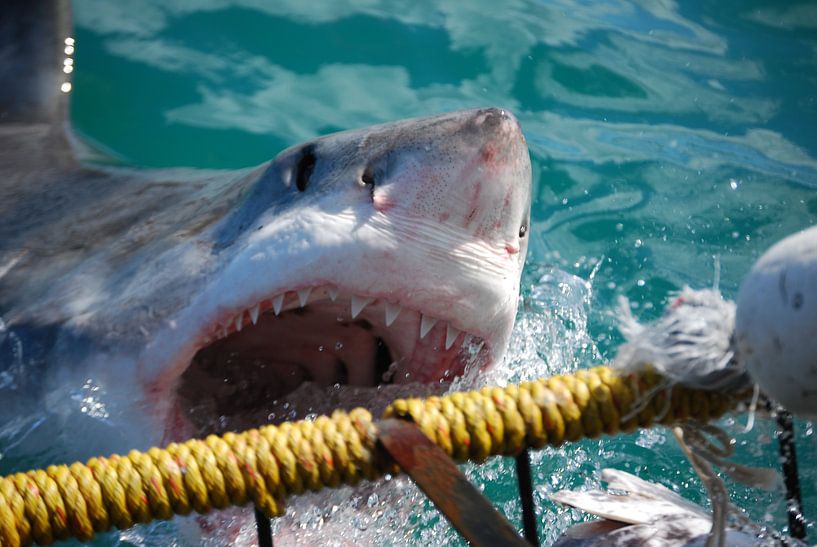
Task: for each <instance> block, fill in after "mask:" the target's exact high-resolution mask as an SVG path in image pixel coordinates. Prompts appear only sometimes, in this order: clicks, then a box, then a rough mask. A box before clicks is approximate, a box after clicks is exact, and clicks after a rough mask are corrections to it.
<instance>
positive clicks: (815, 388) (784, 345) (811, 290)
mask: <svg viewBox="0 0 817 547" xmlns="http://www.w3.org/2000/svg"><path fill="white" fill-rule="evenodd" d="M735 343H736V346H737V358H738V360H739V361H740V363H741V365H743V366H745V367H746V368H747V369H748V371H749V374H750V375H751V376H752V379H753V380H754V381H755V382H757V383H758V384H759V385H760V389H761V391H763V392H765V393H766V394H768V395H769V396H771V397H772V398H774V399H775V400H777V402H779V403H780V404H782V405H783V406H784V407H786V409H788V410H789V411H790V412H792V413H794V414H797V415H799V416H800V417H802V418H806V419H809V420H817V226H815V227H812V228H809V229H806V230H803V231H802V232H798V233H796V234H793V235H791V236H789V237H787V238H786V239H784V240H782V241H780V242H778V243H777V244H776V245H774V246H773V247H772V248H771V249H769V250H768V251H766V253H765V254H764V255H763V256H761V257H760V259H759V260H758V261H757V263H755V265H754V267H752V270H751V271H750V272H749V275H747V276H746V278H745V279H744V281H743V284H742V285H741V287H740V291H739V293H738V300H737V309H736V315H735Z"/></svg>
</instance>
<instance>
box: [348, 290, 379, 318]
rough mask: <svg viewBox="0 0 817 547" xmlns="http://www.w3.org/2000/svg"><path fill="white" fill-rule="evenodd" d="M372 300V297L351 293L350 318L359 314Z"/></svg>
mask: <svg viewBox="0 0 817 547" xmlns="http://www.w3.org/2000/svg"><path fill="white" fill-rule="evenodd" d="M372 302H374V298H369V297H367V296H356V295H352V319H354V318H355V317H357V316H358V315H360V312H362V311H363V308H365V307H366V306H368V305H369V304H371V303H372Z"/></svg>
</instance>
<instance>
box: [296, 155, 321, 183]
mask: <svg viewBox="0 0 817 547" xmlns="http://www.w3.org/2000/svg"><path fill="white" fill-rule="evenodd" d="M315 161H316V160H315V152H314V151H313V150H312V147H308V148H305V149H304V152H303V154H302V155H301V159H299V160H298V166H297V167H296V172H295V186H296V187H297V188H298V191H299V192H303V191H304V190H306V186H307V184H309V178H310V177H311V176H312V172H313V171H314V170H315Z"/></svg>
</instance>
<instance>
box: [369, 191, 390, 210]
mask: <svg viewBox="0 0 817 547" xmlns="http://www.w3.org/2000/svg"><path fill="white" fill-rule="evenodd" d="M372 203H373V205H374V208H375V209H376V210H377V211H380V212H381V213H385V212H386V211H388V210H389V209H391V208H392V207H394V202H393V201H392V200H390V199H389V198H387V197H386V196H384V195H383V194H375V195H374V197H373V198H372Z"/></svg>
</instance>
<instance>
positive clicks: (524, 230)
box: [519, 222, 528, 237]
mask: <svg viewBox="0 0 817 547" xmlns="http://www.w3.org/2000/svg"><path fill="white" fill-rule="evenodd" d="M527 233H528V223H527V222H525V223H523V224H522V226H520V227H519V237H525V235H527Z"/></svg>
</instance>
